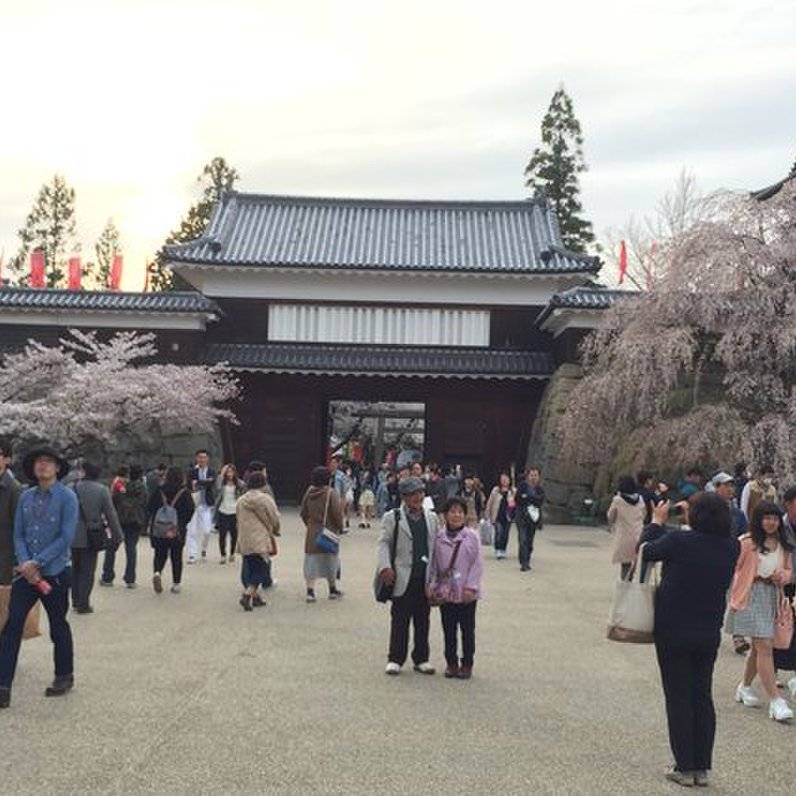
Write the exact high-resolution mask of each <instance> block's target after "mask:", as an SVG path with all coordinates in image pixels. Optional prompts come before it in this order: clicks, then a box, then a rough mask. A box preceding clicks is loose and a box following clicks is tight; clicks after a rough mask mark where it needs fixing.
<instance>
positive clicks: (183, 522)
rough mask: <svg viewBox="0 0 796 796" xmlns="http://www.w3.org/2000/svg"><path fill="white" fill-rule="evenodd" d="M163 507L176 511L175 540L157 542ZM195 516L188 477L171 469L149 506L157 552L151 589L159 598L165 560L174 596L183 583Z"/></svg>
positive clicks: (162, 539) (152, 539)
mask: <svg viewBox="0 0 796 796" xmlns="http://www.w3.org/2000/svg"><path fill="white" fill-rule="evenodd" d="M164 505H169V506H171V505H173V506H174V508H175V509H176V511H177V534H176V536H174V537H173V538H157V537H156V536H155V534H154V520H155V515H156V514H157V512H158V509H159V508H161V506H164ZM193 512H194V503H193V497H191V492H190V490H189V489H188V488H187V487H186V485H185V477H184V475H183V472H182V470H181V469H180V468H179V467H169V469H168V470H166V476H165V478H164V479H163V484H162V485H161V486H159V487H158V488H157V489H156V490H155V492H154V494H153V495H152V497H151V498H150V499H149V503H148V504H147V513H148V515H149V517H150V518H151V519H152V527H153V532H152V533H151V534H150V539H151V541H152V547H153V548H154V549H155V560H154V563H153V569H154V575H153V576H152V586H153V588H154V589H155V592H156V593H157V594H160V593H161V592H162V591H163V580H162V578H161V572H162V571H163V567H164V566H165V565H166V559H168V558H170V559H171V593H172V594H178V593H179V591H180V581H181V580H182V550H183V548H184V547H185V535H186V533H187V529H188V523H189V522H190V521H191V517H193Z"/></svg>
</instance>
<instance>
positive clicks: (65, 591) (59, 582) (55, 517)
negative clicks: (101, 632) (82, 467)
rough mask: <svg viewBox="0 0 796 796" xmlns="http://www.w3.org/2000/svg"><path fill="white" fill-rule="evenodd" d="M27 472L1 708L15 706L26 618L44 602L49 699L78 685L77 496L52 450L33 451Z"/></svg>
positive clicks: (17, 524) (17, 523)
mask: <svg viewBox="0 0 796 796" xmlns="http://www.w3.org/2000/svg"><path fill="white" fill-rule="evenodd" d="M23 470H24V471H25V474H26V475H27V477H28V479H29V480H30V481H35V482H37V485H36V486H34V487H31V488H30V489H28V490H27V491H25V492H24V493H23V495H22V497H21V498H20V500H19V505H18V507H17V513H16V517H15V520H14V551H15V554H16V559H17V566H16V570H15V571H16V573H17V577H16V579H15V580H14V583H13V586H12V588H11V604H10V606H9V616H8V623H7V624H6V627H5V630H4V631H3V635H2V638H1V639H0V708H7V707H8V706H9V704H10V703H11V684H12V682H13V680H14V672H15V671H16V668H17V658H18V657H19V647H20V644H21V642H22V631H23V628H24V625H25V618H26V617H27V615H28V612H29V611H30V609H31V608H32V607H33V606H34V605H35V604H36V601H37V600H41V601H42V603H43V605H44V610H45V611H47V617H48V619H49V621H50V638H51V639H52V642H53V644H54V645H55V679H54V680H53V683H52V685H51V686H50V687H49V688H48V689H47V690H46V691H45V695H46V696H62V695H63V694H65V693H66V692H67V691H69V689H71V688H72V686H73V684H74V649H73V645H72V630H71V628H70V627H69V623H68V622H67V621H66V613H67V610H68V608H69V584H70V575H71V567H70V559H69V552H70V547H71V545H72V539H73V537H74V535H75V528H76V527H77V515H78V505H77V497H76V496H75V493H74V492H73V491H72V490H70V489H67V488H66V487H65V486H64V485H63V484H62V483H60V479H62V478H63V477H64V476H65V475H66V474H67V473H68V472H69V463H68V462H67V461H66V460H65V459H63V458H62V457H61V456H60V455H59V454H58V453H57V452H56V451H55V450H53V449H52V448H50V447H40V448H36V449H35V450H32V451H31V452H30V453H29V454H28V455H27V456H26V457H25V459H24V461H23Z"/></svg>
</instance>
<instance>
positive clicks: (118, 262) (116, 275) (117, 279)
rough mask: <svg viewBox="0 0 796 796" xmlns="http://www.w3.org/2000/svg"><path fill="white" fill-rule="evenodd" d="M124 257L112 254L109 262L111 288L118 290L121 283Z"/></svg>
mask: <svg viewBox="0 0 796 796" xmlns="http://www.w3.org/2000/svg"><path fill="white" fill-rule="evenodd" d="M123 265H124V259H123V258H122V255H121V254H114V255H113V262H112V263H111V290H118V289H119V288H120V287H121V284H122V266H123Z"/></svg>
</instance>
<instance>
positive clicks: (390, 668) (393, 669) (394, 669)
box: [384, 661, 401, 677]
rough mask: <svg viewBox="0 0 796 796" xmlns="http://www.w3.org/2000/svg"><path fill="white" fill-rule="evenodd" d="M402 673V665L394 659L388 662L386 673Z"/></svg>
mask: <svg viewBox="0 0 796 796" xmlns="http://www.w3.org/2000/svg"><path fill="white" fill-rule="evenodd" d="M400 673H401V667H400V666H399V665H398V664H397V663H394V662H393V661H390V662H389V663H388V664H387V666H386V667H385V668H384V674H389V675H392V676H393V677H395V676H396V675H399V674H400Z"/></svg>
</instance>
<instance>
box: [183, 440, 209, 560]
mask: <svg viewBox="0 0 796 796" xmlns="http://www.w3.org/2000/svg"><path fill="white" fill-rule="evenodd" d="M188 480H189V482H190V485H191V492H192V493H193V496H194V505H195V507H196V510H195V511H194V514H193V517H192V518H191V524H190V526H189V528H188V536H187V546H188V563H189V564H193V563H195V562H196V559H197V558H198V557H199V556H200V555H201V559H202V561H203V562H204V561H207V545H208V544H209V542H210V533H211V532H212V530H213V512H214V506H215V503H216V498H215V491H214V490H215V484H216V473H215V470H213V468H212V467H210V456H209V454H208V452H207V451H206V450H205V449H204V448H200V449H199V450H198V451H196V464H195V465H194V467H192V468H191V470H190V472H189V473H188Z"/></svg>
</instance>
